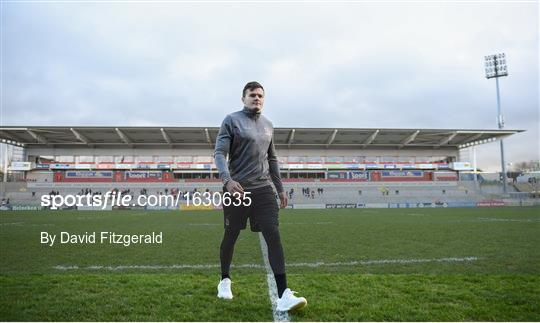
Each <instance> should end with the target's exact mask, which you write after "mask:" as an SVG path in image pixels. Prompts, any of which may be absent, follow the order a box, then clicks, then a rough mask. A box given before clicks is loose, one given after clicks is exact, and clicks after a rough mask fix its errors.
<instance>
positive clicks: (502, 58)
mask: <svg viewBox="0 0 540 323" xmlns="http://www.w3.org/2000/svg"><path fill="white" fill-rule="evenodd" d="M485 67H486V78H487V79H490V78H495V85H496V87H497V123H498V126H499V129H503V128H504V118H503V116H502V113H501V98H500V95H499V77H502V76H508V69H507V68H506V55H505V54H504V53H499V54H494V55H488V56H486V57H485ZM500 143H501V170H502V180H503V192H504V194H507V193H508V191H507V187H506V180H507V178H506V165H505V162H504V143H503V140H502V139H501V141H500Z"/></svg>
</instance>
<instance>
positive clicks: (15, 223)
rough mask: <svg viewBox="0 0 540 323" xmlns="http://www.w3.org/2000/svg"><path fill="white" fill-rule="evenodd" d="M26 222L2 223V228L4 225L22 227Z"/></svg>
mask: <svg viewBox="0 0 540 323" xmlns="http://www.w3.org/2000/svg"><path fill="white" fill-rule="evenodd" d="M22 224H24V222H9V223H0V226H2V225H22Z"/></svg>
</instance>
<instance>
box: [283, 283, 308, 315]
mask: <svg viewBox="0 0 540 323" xmlns="http://www.w3.org/2000/svg"><path fill="white" fill-rule="evenodd" d="M294 293H296V292H293V291H291V290H290V289H289V288H287V289H286V290H285V291H284V292H283V295H281V298H279V299H278V300H277V302H276V310H277V311H282V312H286V311H293V310H299V309H301V308H302V307H304V306H306V305H307V300H306V299H305V298H304V297H296V296H294Z"/></svg>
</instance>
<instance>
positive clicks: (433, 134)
mask: <svg viewBox="0 0 540 323" xmlns="http://www.w3.org/2000/svg"><path fill="white" fill-rule="evenodd" d="M218 131H219V128H218V127H207V128H205V127H97V126H96V127H93V126H85V127H78V126H73V127H56V126H47V127H39V126H35V127H34V126H26V127H25V126H22V127H19V126H7V127H0V139H1V140H2V142H3V143H7V144H11V145H19V146H24V147H27V148H37V147H42V148H59V147H63V148H68V147H72V148H83V147H92V148H122V147H124V148H160V147H167V148H172V147H174V148H210V147H213V146H214V144H215V140H216V136H217V134H218ZM523 131H524V130H465V129H376V128H373V129H369V128H275V129H274V144H275V145H276V147H277V148H314V149H315V148H329V149H332V148H356V149H364V148H368V149H373V148H390V149H396V148H397V149H407V148H409V149H410V148H413V149H426V148H454V149H457V148H465V147H467V146H472V145H479V144H484V143H487V142H490V141H494V140H497V139H501V138H504V137H507V136H510V135H513V134H515V133H519V132H523Z"/></svg>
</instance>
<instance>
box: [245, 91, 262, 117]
mask: <svg viewBox="0 0 540 323" xmlns="http://www.w3.org/2000/svg"><path fill="white" fill-rule="evenodd" d="M242 102H243V103H244V106H245V107H246V108H248V109H250V110H252V111H262V109H263V105H264V91H263V89H261V88H257V89H254V90H249V89H248V90H246V95H245V96H244V97H243V98H242Z"/></svg>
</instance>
